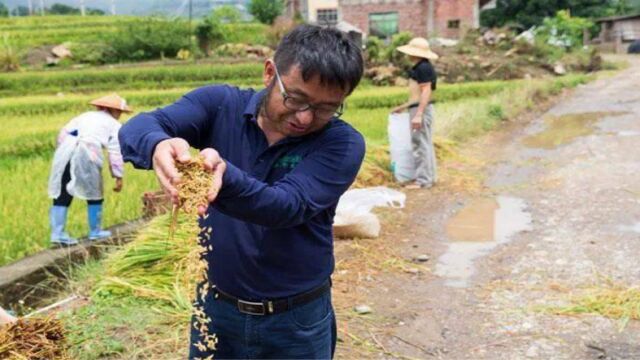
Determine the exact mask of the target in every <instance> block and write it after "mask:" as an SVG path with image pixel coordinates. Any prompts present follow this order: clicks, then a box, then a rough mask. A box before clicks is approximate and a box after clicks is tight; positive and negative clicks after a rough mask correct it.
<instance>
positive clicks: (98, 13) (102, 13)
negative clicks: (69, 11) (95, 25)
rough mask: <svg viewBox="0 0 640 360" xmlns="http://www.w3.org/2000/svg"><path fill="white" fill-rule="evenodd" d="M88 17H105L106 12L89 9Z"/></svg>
mask: <svg viewBox="0 0 640 360" xmlns="http://www.w3.org/2000/svg"><path fill="white" fill-rule="evenodd" d="M87 15H104V10H100V9H94V8H87Z"/></svg>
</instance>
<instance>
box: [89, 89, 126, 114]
mask: <svg viewBox="0 0 640 360" xmlns="http://www.w3.org/2000/svg"><path fill="white" fill-rule="evenodd" d="M89 104H91V105H95V106H102V107H106V108H111V109H116V110H120V111H123V112H128V113H130V112H132V111H133V110H132V109H131V108H130V107H128V106H127V100H125V99H123V98H121V97H120V96H118V94H116V93H113V94H110V95H107V96H103V97H101V98H99V99H95V100H93V101H91V102H90V103H89Z"/></svg>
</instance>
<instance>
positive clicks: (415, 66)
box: [411, 59, 429, 70]
mask: <svg viewBox="0 0 640 360" xmlns="http://www.w3.org/2000/svg"><path fill="white" fill-rule="evenodd" d="M423 62H429V60H427V59H421V60H420V61H418V62H417V63H416V64H415V65H413V67H412V68H411V69H413V70H415V69H416V68H417V67H418V66H419V65H420V64H422V63H423Z"/></svg>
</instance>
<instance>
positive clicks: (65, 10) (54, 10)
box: [47, 3, 80, 15]
mask: <svg viewBox="0 0 640 360" xmlns="http://www.w3.org/2000/svg"><path fill="white" fill-rule="evenodd" d="M47 13H49V14H52V15H76V14H80V9H78V8H74V7H73V6H69V5H64V4H58V3H56V4H53V5H52V6H51V8H49V9H48V10H47Z"/></svg>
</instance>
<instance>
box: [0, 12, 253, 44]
mask: <svg viewBox="0 0 640 360" xmlns="http://www.w3.org/2000/svg"><path fill="white" fill-rule="evenodd" d="M136 19H137V18H136V17H134V16H122V15H119V16H97V15H96V16H68V15H58V16H52V15H48V16H47V17H46V19H45V20H43V19H42V18H41V17H39V16H25V17H17V18H15V17H14V18H0V35H1V37H6V38H7V40H8V41H9V42H10V43H11V44H12V45H14V46H16V47H18V48H29V47H36V46H40V45H49V44H62V43H67V42H76V43H91V42H93V41H96V40H100V39H102V38H104V37H105V36H109V35H110V34H113V33H115V32H117V31H118V30H119V29H122V28H124V27H126V26H127V25H130V24H131V23H132V22H134V21H135V20H136ZM264 29H265V25H262V24H258V23H243V24H223V30H224V31H225V33H226V34H229V36H227V40H228V41H229V42H242V43H252V44H263V43H264V42H265V35H264Z"/></svg>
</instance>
